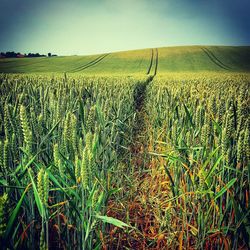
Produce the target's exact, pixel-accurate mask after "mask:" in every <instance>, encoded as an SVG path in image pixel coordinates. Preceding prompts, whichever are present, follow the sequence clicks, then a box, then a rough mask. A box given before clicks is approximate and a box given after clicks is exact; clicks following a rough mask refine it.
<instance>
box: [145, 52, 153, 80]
mask: <svg viewBox="0 0 250 250" xmlns="http://www.w3.org/2000/svg"><path fill="white" fill-rule="evenodd" d="M153 60H154V49H151V58H150V64H149V67H148V71H147V75H149V74H150V72H151V68H152V65H153Z"/></svg>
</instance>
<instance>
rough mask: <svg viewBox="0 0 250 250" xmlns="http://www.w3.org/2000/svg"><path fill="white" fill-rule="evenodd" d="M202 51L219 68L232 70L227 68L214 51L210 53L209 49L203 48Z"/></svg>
mask: <svg viewBox="0 0 250 250" xmlns="http://www.w3.org/2000/svg"><path fill="white" fill-rule="evenodd" d="M201 49H202V51H203V52H204V53H205V54H206V55H207V56H208V58H209V59H210V60H211V61H212V62H213V63H214V64H216V65H217V66H218V67H220V68H222V69H225V70H231V68H230V67H229V66H227V65H226V64H224V63H223V62H222V61H221V60H219V59H218V58H217V57H216V56H215V55H214V53H213V52H212V51H210V50H209V49H208V48H205V47H203V48H201Z"/></svg>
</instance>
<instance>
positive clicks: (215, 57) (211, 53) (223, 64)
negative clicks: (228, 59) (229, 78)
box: [204, 48, 232, 69]
mask: <svg viewBox="0 0 250 250" xmlns="http://www.w3.org/2000/svg"><path fill="white" fill-rule="evenodd" d="M204 49H205V50H206V51H207V52H208V53H209V54H210V55H211V56H212V57H213V58H214V59H215V60H217V62H219V63H220V64H221V65H222V66H224V67H225V68H228V69H232V68H231V67H229V66H228V65H226V64H225V63H223V62H222V61H221V60H220V59H219V58H218V57H217V56H216V55H215V54H214V53H213V52H212V51H211V50H209V49H208V48H204Z"/></svg>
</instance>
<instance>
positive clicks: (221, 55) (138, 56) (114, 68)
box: [0, 46, 250, 75]
mask: <svg viewBox="0 0 250 250" xmlns="http://www.w3.org/2000/svg"><path fill="white" fill-rule="evenodd" d="M152 51H153V67H155V63H156V49H144V50H134V51H126V52H117V53H108V54H103V55H93V56H58V57H51V58H24V59H20V58H17V59H0V72H4V73H44V72H53V73H55V72H58V73H62V72H69V73H70V72H72V73H74V72H75V73H76V72H77V73H84V74H89V75H95V74H105V75H106V74H117V75H119V74H126V75H131V74H144V73H145V74H146V73H147V72H148V68H149V65H150V63H151V57H152ZM158 64H159V65H158V73H159V74H162V73H166V72H183V71H191V72H199V71H222V72H231V71H232V72H242V71H249V70H250V47H225V46H223V47H222V46H206V47H205V46H189V47H166V48H159V49H158Z"/></svg>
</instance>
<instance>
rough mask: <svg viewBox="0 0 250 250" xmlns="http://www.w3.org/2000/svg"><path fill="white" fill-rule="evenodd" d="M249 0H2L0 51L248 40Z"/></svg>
mask: <svg viewBox="0 0 250 250" xmlns="http://www.w3.org/2000/svg"><path fill="white" fill-rule="evenodd" d="M249 10H250V1H249V0H240V1H235V0H42V1H41V0H0V51H16V52H22V53H28V52H39V53H46V54H47V53H48V52H52V53H56V54H58V55H74V54H78V55H84V54H96V53H102V52H112V51H120V50H130V49H141V48H152V47H163V46H176V45H177V46H179V45H250V11H249Z"/></svg>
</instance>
